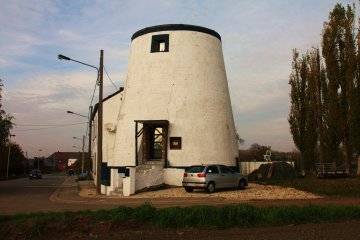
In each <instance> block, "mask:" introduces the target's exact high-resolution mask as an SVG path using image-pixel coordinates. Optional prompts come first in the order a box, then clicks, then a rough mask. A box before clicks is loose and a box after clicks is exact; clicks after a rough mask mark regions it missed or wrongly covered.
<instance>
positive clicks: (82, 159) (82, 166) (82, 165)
mask: <svg viewBox="0 0 360 240" xmlns="http://www.w3.org/2000/svg"><path fill="white" fill-rule="evenodd" d="M84 148H85V136H84V135H83V138H82V155H81V173H84Z"/></svg>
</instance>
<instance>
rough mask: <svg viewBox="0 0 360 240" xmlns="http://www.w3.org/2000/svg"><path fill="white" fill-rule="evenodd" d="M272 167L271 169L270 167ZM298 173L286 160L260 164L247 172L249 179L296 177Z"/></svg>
mask: <svg viewBox="0 0 360 240" xmlns="http://www.w3.org/2000/svg"><path fill="white" fill-rule="evenodd" d="M271 168H272V169H271ZM299 176H300V173H299V172H298V171H296V169H295V168H293V167H292V166H291V165H290V164H288V163H286V162H271V163H267V164H261V165H260V167H259V168H258V169H256V170H254V171H253V172H252V173H250V174H249V176H248V177H249V180H261V179H282V178H297V177H299Z"/></svg>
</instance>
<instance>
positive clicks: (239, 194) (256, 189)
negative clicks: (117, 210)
mask: <svg viewBox="0 0 360 240" xmlns="http://www.w3.org/2000/svg"><path fill="white" fill-rule="evenodd" d="M91 195H96V193H95V191H94V189H82V190H81V192H80V196H82V197H86V196H91ZM204 195H205V196H206V197H209V198H214V197H216V198H227V199H237V200H241V201H250V200H280V199H283V200H286V199H315V198H322V196H320V195H316V194H312V193H308V192H304V191H300V190H297V189H294V188H285V187H279V186H270V185H260V184H255V183H249V186H248V187H247V188H246V189H245V190H221V191H216V192H215V193H213V194H208V193H206V192H205V191H204V190H195V191H194V192H193V193H187V192H186V191H185V190H184V188H182V187H173V188H169V189H163V190H156V191H147V192H142V193H137V194H135V195H132V196H130V197H122V196H119V198H184V197H187V198H201V197H204Z"/></svg>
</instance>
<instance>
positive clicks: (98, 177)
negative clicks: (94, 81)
mask: <svg viewBox="0 0 360 240" xmlns="http://www.w3.org/2000/svg"><path fill="white" fill-rule="evenodd" d="M103 69H104V50H100V69H99V74H100V78H99V109H98V136H97V138H98V143H97V148H98V149H97V168H96V193H97V194H98V195H101V164H102V133H103V131H102V129H103V123H102V120H103V102H102V101H103Z"/></svg>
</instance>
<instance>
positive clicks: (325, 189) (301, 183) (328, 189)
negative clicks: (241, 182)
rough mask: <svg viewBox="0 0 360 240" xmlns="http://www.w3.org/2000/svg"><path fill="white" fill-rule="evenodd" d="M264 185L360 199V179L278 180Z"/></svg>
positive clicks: (310, 178)
mask: <svg viewBox="0 0 360 240" xmlns="http://www.w3.org/2000/svg"><path fill="white" fill-rule="evenodd" d="M261 183H262V184H270V185H278V186H283V187H292V188H296V189H299V190H303V191H307V192H311V193H315V194H320V195H326V196H334V197H360V178H359V177H344V178H316V177H313V176H309V177H305V178H294V179H277V180H268V181H266V182H261Z"/></svg>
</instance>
